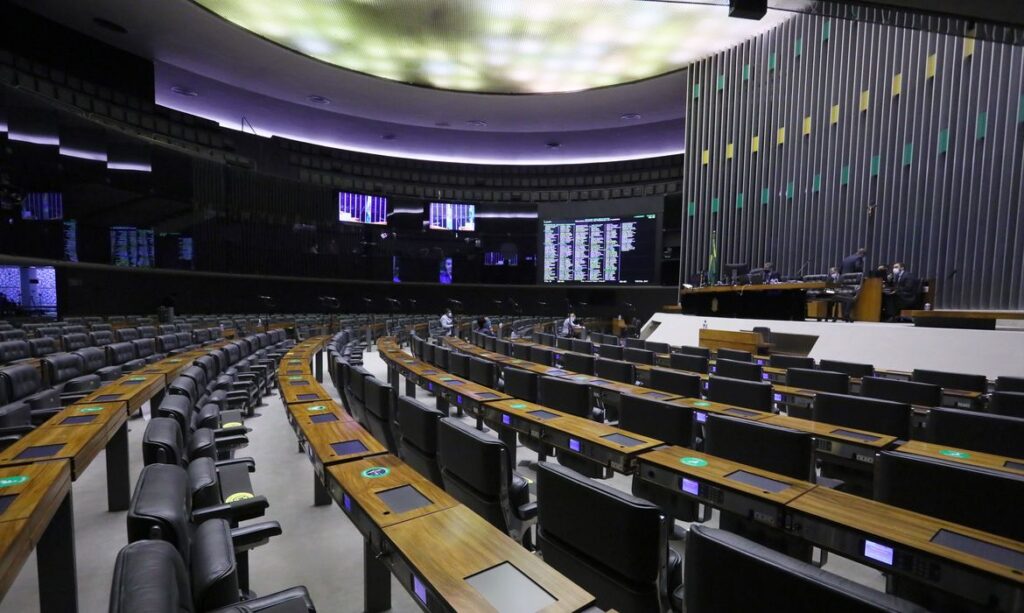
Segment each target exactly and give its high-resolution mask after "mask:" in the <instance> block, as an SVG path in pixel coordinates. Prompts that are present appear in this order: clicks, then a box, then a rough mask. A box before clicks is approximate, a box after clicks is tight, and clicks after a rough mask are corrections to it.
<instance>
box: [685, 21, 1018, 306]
mask: <svg viewBox="0 0 1024 613" xmlns="http://www.w3.org/2000/svg"><path fill="white" fill-rule="evenodd" d="M689 75H690V82H689V87H688V91H687V92H686V96H687V98H688V101H689V103H690V104H689V109H690V112H689V118H688V133H689V135H690V138H689V139H688V141H689V143H688V148H687V152H686V156H685V157H686V160H685V165H684V181H683V209H684V214H683V228H682V235H681V241H682V269H681V274H682V275H683V276H684V277H688V276H689V275H691V274H692V273H694V272H696V271H698V270H701V269H703V268H705V267H706V266H707V260H708V253H709V246H710V237H711V233H712V230H715V231H717V235H718V247H719V252H720V254H721V262H722V263H725V262H750V263H752V264H756V263H760V262H762V261H764V260H772V261H774V262H776V265H777V268H779V269H780V270H781V271H782V272H783V273H796V272H797V271H798V270H800V269H801V268H803V269H804V270H806V271H807V272H823V271H825V270H827V268H828V266H830V265H834V264H837V263H838V261H839V260H840V259H841V258H842V257H843V256H844V255H846V254H848V253H850V252H852V251H853V250H854V249H856V248H857V247H859V246H866V247H867V248H868V249H869V251H870V258H869V263H870V265H871V266H877V265H879V264H889V263H891V262H893V261H904V262H905V263H906V264H907V265H908V267H909V268H910V270H911V271H913V272H915V273H916V274H918V275H919V276H922V277H928V278H935V279H936V280H937V290H938V298H937V300H936V303H937V306H941V307H944V308H997V309H998V308H1014V309H1020V308H1024V292H1022V289H1021V287H1022V286H1024V257H1022V254H1024V210H1022V207H1021V201H1022V196H1024V193H1022V192H1024V47H1021V46H1013V45H1009V44H1002V43H995V42H986V41H981V40H974V39H972V38H970V37H964V36H952V35H945V34H935V33H930V32H923V31H918V30H911V29H903V28H898V27H894V26H888V25H879V24H875V23H867V22H855V21H846V20H842V19H836V18H827V17H823V16H811V15H801V16H797V17H795V18H793V19H792V20H790V21H788V22H787V23H785V24H783V25H781V26H780V27H778V28H776V29H775V30H772V31H771V32H768V33H766V34H764V35H762V36H760V37H758V38H756V39H752V40H750V41H748V42H746V43H744V44H742V45H740V46H738V47H735V48H733V49H730V50H729V51H726V52H724V53H721V54H718V55H715V56H713V57H710V58H708V59H706V60H703V61H701V62H699V63H697V64H695V65H694V66H693V67H692V69H691V70H690V71H689ZM755 139H756V142H755Z"/></svg>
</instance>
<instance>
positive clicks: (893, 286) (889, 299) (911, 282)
mask: <svg viewBox="0 0 1024 613" xmlns="http://www.w3.org/2000/svg"><path fill="white" fill-rule="evenodd" d="M882 292H883V294H884V300H885V315H887V319H886V321H900V320H901V317H900V311H902V310H903V309H909V308H912V307H914V306H915V305H917V302H918V297H919V294H920V292H921V283H920V281H919V280H918V278H917V277H915V276H914V275H913V274H912V273H910V271H908V270H907V269H906V267H905V266H904V265H903V263H902V262H896V263H895V264H893V265H892V272H891V273H890V274H889V277H888V278H887V279H886V280H885V287H884V288H883V289H882Z"/></svg>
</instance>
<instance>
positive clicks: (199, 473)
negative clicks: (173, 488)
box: [142, 417, 256, 508]
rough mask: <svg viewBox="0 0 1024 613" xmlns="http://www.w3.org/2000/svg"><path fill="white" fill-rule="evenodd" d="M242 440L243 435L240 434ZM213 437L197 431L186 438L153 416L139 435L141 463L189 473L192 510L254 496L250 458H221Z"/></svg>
mask: <svg viewBox="0 0 1024 613" xmlns="http://www.w3.org/2000/svg"><path fill="white" fill-rule="evenodd" d="M239 436H240V437H241V438H243V439H244V436H245V435H239ZM220 452H221V449H220V447H219V441H218V439H217V437H216V435H215V434H214V433H213V432H212V431H210V430H207V429H205V428H204V429H199V430H196V431H194V432H192V433H190V435H189V436H188V438H187V439H186V437H185V434H184V432H183V431H182V429H181V427H180V426H179V425H178V422H177V421H176V420H175V419H174V418H171V417H154V418H153V419H151V420H149V423H148V424H146V430H145V432H143V434H142V460H143V463H144V464H145V466H149V465H150V464H172V465H174V466H181V467H182V468H184V469H186V470H187V471H188V480H189V488H190V493H191V496H192V507H193V508H202V507H212V506H216V505H221V504H225V503H226V502H227V501H229V500H232V501H233V500H239V499H246V498H247V497H250V496H252V495H253V492H254V490H253V487H252V480H250V479H249V473H251V472H254V471H255V470H256V463H255V462H254V461H253V459H252V458H223V457H222V456H221V453H220Z"/></svg>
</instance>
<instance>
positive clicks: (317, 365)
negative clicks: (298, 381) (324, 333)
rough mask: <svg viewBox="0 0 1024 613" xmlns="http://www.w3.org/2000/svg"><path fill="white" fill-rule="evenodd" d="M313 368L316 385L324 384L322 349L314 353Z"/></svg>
mask: <svg viewBox="0 0 1024 613" xmlns="http://www.w3.org/2000/svg"><path fill="white" fill-rule="evenodd" d="M313 360H314V362H313V368H314V369H315V370H316V380H317V383H323V382H324V352H323V349H321V350H320V351H317V352H316V356H315V357H314V358H313Z"/></svg>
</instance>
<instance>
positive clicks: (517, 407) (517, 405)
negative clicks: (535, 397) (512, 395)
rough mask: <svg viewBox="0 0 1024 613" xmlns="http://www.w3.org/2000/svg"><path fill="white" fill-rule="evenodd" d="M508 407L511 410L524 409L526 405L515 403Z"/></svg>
mask: <svg viewBox="0 0 1024 613" xmlns="http://www.w3.org/2000/svg"><path fill="white" fill-rule="evenodd" d="M508 406H509V408H512V409H525V408H526V405H525V404H523V403H522V402H517V403H515V404H510V405H508Z"/></svg>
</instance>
